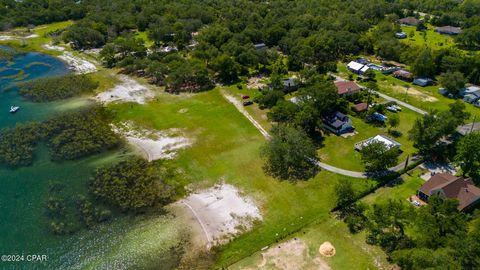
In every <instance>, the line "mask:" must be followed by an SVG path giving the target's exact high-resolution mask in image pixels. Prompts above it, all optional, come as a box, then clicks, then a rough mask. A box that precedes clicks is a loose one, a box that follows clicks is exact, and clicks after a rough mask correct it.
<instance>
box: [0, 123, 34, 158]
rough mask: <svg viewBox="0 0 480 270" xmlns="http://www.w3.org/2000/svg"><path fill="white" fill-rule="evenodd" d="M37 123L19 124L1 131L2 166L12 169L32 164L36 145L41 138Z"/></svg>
mask: <svg viewBox="0 0 480 270" xmlns="http://www.w3.org/2000/svg"><path fill="white" fill-rule="evenodd" d="M39 135H40V134H39V125H38V124H36V123H27V124H17V125H16V126H15V127H14V128H7V129H3V130H1V131H0V164H1V163H3V164H7V165H9V166H11V167H19V166H28V165H30V164H32V161H33V154H34V149H35V145H36V144H37V142H38V140H39V138H40V136H39Z"/></svg>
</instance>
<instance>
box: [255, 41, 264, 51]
mask: <svg viewBox="0 0 480 270" xmlns="http://www.w3.org/2000/svg"><path fill="white" fill-rule="evenodd" d="M253 46H254V47H255V49H256V50H261V49H263V48H267V45H266V44H265V43H258V44H254V45H253Z"/></svg>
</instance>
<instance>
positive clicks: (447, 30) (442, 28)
mask: <svg viewBox="0 0 480 270" xmlns="http://www.w3.org/2000/svg"><path fill="white" fill-rule="evenodd" d="M435 31H437V32H440V33H447V34H460V33H461V32H462V29H461V28H460V27H453V26H449V25H447V26H440V27H437V28H436V29H435Z"/></svg>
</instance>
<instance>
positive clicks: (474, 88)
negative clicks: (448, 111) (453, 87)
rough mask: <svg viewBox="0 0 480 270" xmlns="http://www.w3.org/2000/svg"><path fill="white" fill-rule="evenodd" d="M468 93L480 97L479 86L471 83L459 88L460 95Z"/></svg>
mask: <svg viewBox="0 0 480 270" xmlns="http://www.w3.org/2000/svg"><path fill="white" fill-rule="evenodd" d="M468 94H471V95H475V96H478V97H480V86H476V85H471V86H469V87H465V88H463V89H461V90H460V96H462V97H464V96H465V95H468Z"/></svg>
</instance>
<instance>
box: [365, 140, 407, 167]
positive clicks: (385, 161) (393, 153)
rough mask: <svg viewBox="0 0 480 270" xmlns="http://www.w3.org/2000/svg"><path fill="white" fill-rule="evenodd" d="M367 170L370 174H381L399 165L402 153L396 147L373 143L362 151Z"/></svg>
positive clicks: (378, 142)
mask: <svg viewBox="0 0 480 270" xmlns="http://www.w3.org/2000/svg"><path fill="white" fill-rule="evenodd" d="M360 154H361V156H362V162H363V164H364V165H365V169H366V170H367V171H369V172H379V171H384V170H386V169H388V168H389V167H392V166H394V165H397V163H398V157H399V156H400V151H399V150H398V148H396V147H391V148H389V147H388V146H387V145H385V143H383V142H380V141H372V142H370V143H369V144H368V145H366V146H364V147H363V148H362V150H361V151H360Z"/></svg>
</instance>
